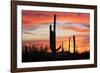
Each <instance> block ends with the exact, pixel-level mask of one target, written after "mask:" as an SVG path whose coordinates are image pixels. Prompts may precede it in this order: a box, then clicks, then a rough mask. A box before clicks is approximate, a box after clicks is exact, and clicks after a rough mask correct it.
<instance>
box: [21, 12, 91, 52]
mask: <svg viewBox="0 0 100 73" xmlns="http://www.w3.org/2000/svg"><path fill="white" fill-rule="evenodd" d="M55 14H56V18H57V19H56V26H57V27H56V37H57V38H56V39H57V44H56V46H57V47H58V46H59V45H61V44H62V42H63V43H64V48H65V50H67V49H68V38H69V37H72V36H73V35H75V36H76V44H77V48H78V51H79V52H84V51H89V40H90V39H89V31H90V24H89V23H90V14H89V13H74V12H46V11H29V10H22V28H23V29H22V40H23V41H27V42H28V41H31V42H32V43H33V44H40V45H41V43H42V44H43V45H48V46H49V26H50V25H53V22H54V15H55ZM71 43H73V42H72V38H71ZM27 44H28V43H27ZM71 48H72V49H73V44H71ZM48 50H49V49H48ZM71 51H73V50H71Z"/></svg>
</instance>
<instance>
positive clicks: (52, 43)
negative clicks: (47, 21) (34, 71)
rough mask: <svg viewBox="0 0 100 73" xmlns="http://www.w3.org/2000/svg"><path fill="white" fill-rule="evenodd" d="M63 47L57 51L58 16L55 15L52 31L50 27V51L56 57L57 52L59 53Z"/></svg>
mask: <svg viewBox="0 0 100 73" xmlns="http://www.w3.org/2000/svg"><path fill="white" fill-rule="evenodd" d="M60 48H61V46H60V47H59V48H58V49H56V15H54V25H53V29H52V25H50V49H51V51H52V54H53V56H55V55H56V51H58V50H59V49H60Z"/></svg>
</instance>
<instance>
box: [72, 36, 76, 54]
mask: <svg viewBox="0 0 100 73" xmlns="http://www.w3.org/2000/svg"><path fill="white" fill-rule="evenodd" d="M75 45H76V44H75V35H73V48H74V53H75Z"/></svg>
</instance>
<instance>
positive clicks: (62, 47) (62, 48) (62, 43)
mask: <svg viewBox="0 0 100 73" xmlns="http://www.w3.org/2000/svg"><path fill="white" fill-rule="evenodd" d="M63 53H64V47H63V43H62V54H63Z"/></svg>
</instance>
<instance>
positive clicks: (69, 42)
mask: <svg viewBox="0 0 100 73" xmlns="http://www.w3.org/2000/svg"><path fill="white" fill-rule="evenodd" d="M68 47H69V48H68V51H69V52H70V37H69V46H68Z"/></svg>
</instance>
